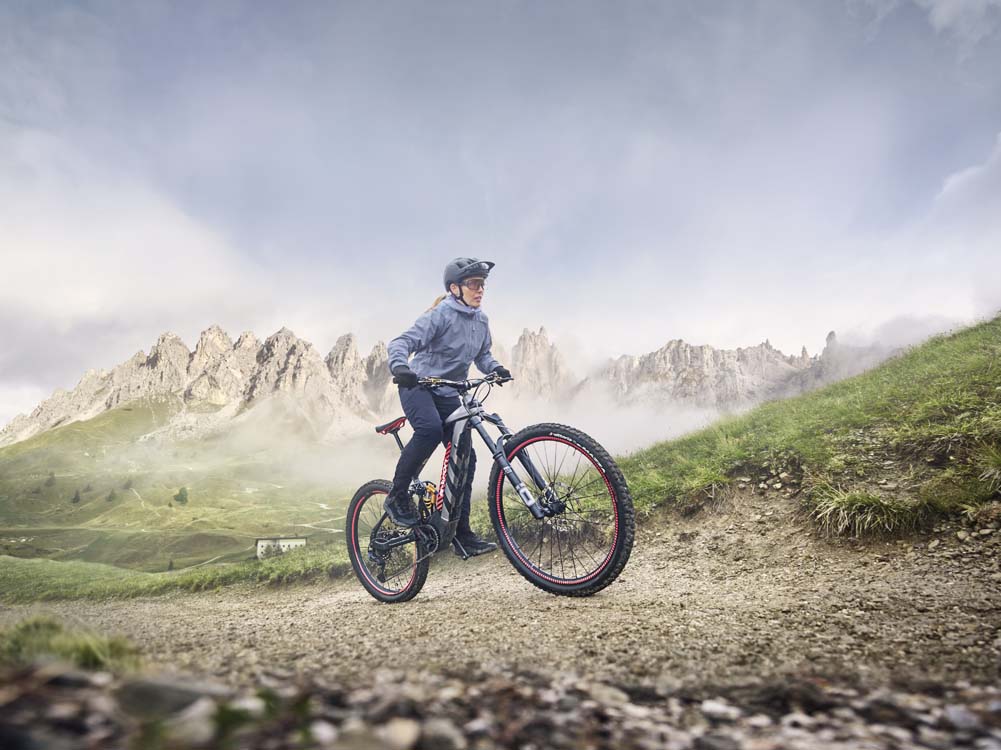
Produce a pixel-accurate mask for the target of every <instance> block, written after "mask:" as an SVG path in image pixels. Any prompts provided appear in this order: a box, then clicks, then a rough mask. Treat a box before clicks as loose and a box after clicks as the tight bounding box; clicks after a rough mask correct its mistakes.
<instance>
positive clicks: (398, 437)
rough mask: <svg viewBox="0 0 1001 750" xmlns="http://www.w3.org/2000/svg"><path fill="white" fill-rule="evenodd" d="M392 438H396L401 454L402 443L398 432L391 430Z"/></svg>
mask: <svg viewBox="0 0 1001 750" xmlns="http://www.w3.org/2000/svg"><path fill="white" fill-rule="evenodd" d="M393 437H394V438H396V444H397V445H398V446H400V453H403V441H402V440H400V431H399V430H398V429H397V430H393Z"/></svg>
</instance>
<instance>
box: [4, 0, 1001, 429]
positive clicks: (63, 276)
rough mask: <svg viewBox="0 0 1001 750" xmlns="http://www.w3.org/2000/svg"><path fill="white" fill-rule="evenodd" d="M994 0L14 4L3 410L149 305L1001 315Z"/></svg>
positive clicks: (190, 315)
mask: <svg viewBox="0 0 1001 750" xmlns="http://www.w3.org/2000/svg"><path fill="white" fill-rule="evenodd" d="M999 70H1001V0H835V1H830V0H815V1H813V2H809V1H804V2H796V3H789V2H778V1H776V2H749V1H746V0H735V1H734V2H714V1H712V0H689V1H687V2H666V1H665V2H638V1H636V2H631V1H629V0H626V1H624V2H619V3H608V2H589V1H587V0H566V1H551V2H537V1H534V0H525V1H523V2H521V1H519V2H515V1H512V0H491V1H490V2H478V1H476V0H455V1H454V2H450V1H447V2H446V1H443V2H428V3H409V2H388V1H387V2H380V3H371V2H308V3H307V2H295V1H294V0H290V1H288V2H283V3H263V2H239V1H237V0H219V1H217V2H212V3H197V2H166V1H164V2H154V1H145V0H137V1H136V2H130V3H119V2H110V1H108V0H101V1H100V2H75V3H57V2H46V1H45V0H25V1H24V2H20V1H18V0H5V1H4V2H2V3H0V262H2V265H0V342H2V345H0V424H4V423H6V422H7V421H8V420H9V419H10V418H12V417H13V416H14V415H15V414H17V413H20V412H27V411H30V410H31V409H32V408H33V407H34V406H35V405H36V404H37V403H38V402H39V401H41V400H42V399H43V398H45V397H47V396H48V395H49V394H51V392H52V391H53V390H54V389H55V388H71V387H73V386H74V385H75V384H76V382H77V381H78V380H79V378H80V376H81V375H82V374H83V372H84V371H85V370H87V369H89V368H104V369H109V368H110V367H112V366H114V365H115V364H117V363H118V362H120V361H122V360H124V359H127V358H128V357H129V356H131V355H132V354H134V353H135V352H136V351H138V350H140V349H142V350H146V351H148V349H149V347H150V346H151V345H152V343H153V342H154V341H155V340H156V338H157V337H158V336H159V334H161V333H163V332H165V331H173V332H175V333H177V334H179V335H180V336H181V337H182V338H183V339H184V340H185V341H186V343H187V344H188V345H189V346H190V347H193V346H194V344H195V342H196V341H197V337H198V334H199V332H200V331H202V330H204V329H205V328H208V327H209V326H210V325H212V324H219V325H221V326H222V327H223V328H224V329H225V330H227V331H229V332H230V334H231V335H232V336H233V337H234V338H235V337H236V336H237V335H238V334H239V333H240V332H242V331H244V330H252V331H254V332H255V333H256V334H257V335H258V336H259V337H260V338H262V339H263V338H264V337H266V336H268V335H269V334H271V333H273V332H274V331H276V330H278V329H279V328H281V327H282V326H287V327H289V328H291V329H292V330H293V331H295V332H296V333H297V334H298V335H299V336H301V337H303V338H305V339H307V340H308V341H311V342H312V343H313V344H314V345H315V346H316V347H317V349H318V350H319V351H320V353H321V354H322V355H325V354H326V352H327V351H329V349H330V348H331V347H332V346H333V343H334V341H335V340H336V339H337V337H338V336H340V335H341V334H343V333H347V332H352V333H354V334H355V335H357V336H358V339H359V343H360V345H361V348H362V350H363V353H365V352H367V351H368V350H369V349H370V348H371V347H372V346H373V345H374V344H375V343H376V342H377V341H388V340H389V339H391V338H393V337H394V336H396V335H397V334H399V333H400V332H401V331H402V330H404V329H405V328H406V327H408V326H409V325H410V324H411V323H412V322H413V320H414V319H415V318H416V317H417V316H418V315H419V314H420V313H421V312H422V311H423V310H424V309H425V308H426V307H427V306H428V305H429V304H430V303H431V302H432V301H433V299H434V298H435V297H436V296H437V295H438V294H439V293H440V289H441V271H442V268H443V266H444V264H445V263H446V262H447V261H448V260H449V259H451V258H452V257H455V256H459V255H463V256H477V257H480V258H486V259H490V260H493V261H495V262H496V263H497V266H496V268H495V270H494V272H493V273H492V275H491V278H490V284H489V286H488V291H487V294H486V299H485V301H484V309H485V310H486V311H487V312H488V314H489V315H490V320H491V328H492V331H493V334H494V338H495V340H497V341H499V342H501V343H503V344H504V346H505V347H506V348H507V349H510V347H511V345H512V344H513V343H514V341H515V340H516V338H517V336H518V335H519V333H520V332H521V331H522V329H524V328H532V329H537V328H538V327H539V326H545V328H546V330H547V331H548V332H549V334H550V336H551V338H553V339H554V340H555V341H556V343H557V344H558V346H560V348H561V349H562V350H563V351H565V352H566V353H567V355H568V356H569V357H570V359H571V364H572V365H573V366H574V367H575V368H577V369H586V368H587V367H590V366H592V365H593V364H595V363H597V362H599V361H601V359H603V358H605V357H608V356H618V355H621V354H624V353H629V354H640V353H644V352H648V351H652V350H654V349H657V348H659V347H660V346H662V345H663V344H665V343H666V342H667V341H669V340H671V339H674V338H682V339H684V340H686V341H689V342H691V343H695V344H711V345H713V346H717V347H727V348H732V347H737V346H750V345H754V344H757V343H759V342H761V341H763V340H765V339H768V340H770V341H771V343H772V344H773V345H774V346H776V347H778V348H780V349H782V350H783V351H787V352H795V353H798V352H799V350H800V347H802V346H806V347H807V349H808V350H809V351H810V352H811V353H817V352H818V351H819V350H820V349H821V348H822V346H823V343H824V338H825V336H826V334H827V332H828V331H829V330H832V329H834V330H837V331H838V333H839V336H841V337H842V338H844V337H845V336H847V337H848V338H850V339H856V340H860V341H870V340H875V339H881V340H884V341H885V342H888V343H901V342H902V343H908V342H910V341H912V340H914V339H916V338H919V337H920V336H923V335H927V334H929V333H931V332H934V331H938V330H945V329H947V328H950V327H954V326H958V325H963V324H967V323H970V322H972V321H974V320H977V319H979V318H983V317H985V316H989V315H991V314H993V313H996V312H997V311H998V310H999V309H1001V75H999V74H998V72H997V71H999Z"/></svg>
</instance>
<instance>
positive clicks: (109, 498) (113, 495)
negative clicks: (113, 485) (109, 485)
mask: <svg viewBox="0 0 1001 750" xmlns="http://www.w3.org/2000/svg"><path fill="white" fill-rule="evenodd" d="M104 499H105V500H107V501H108V502H109V503H113V502H114V501H115V500H117V499H118V493H117V492H115V491H114V490H112V491H111V492H109V493H108V496H107V497H106V498H104Z"/></svg>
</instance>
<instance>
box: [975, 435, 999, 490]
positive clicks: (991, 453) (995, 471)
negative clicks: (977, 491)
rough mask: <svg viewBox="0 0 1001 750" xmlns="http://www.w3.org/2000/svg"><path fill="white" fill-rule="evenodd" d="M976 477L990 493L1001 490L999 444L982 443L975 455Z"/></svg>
mask: <svg viewBox="0 0 1001 750" xmlns="http://www.w3.org/2000/svg"><path fill="white" fill-rule="evenodd" d="M976 466H977V468H978V469H979V470H980V476H979V477H978V478H979V479H980V481H981V482H983V483H984V484H985V485H987V489H988V490H989V491H990V492H992V493H995V494H996V493H998V492H1001V445H984V446H983V447H982V448H981V449H980V451H979V452H978V453H977V456H976Z"/></svg>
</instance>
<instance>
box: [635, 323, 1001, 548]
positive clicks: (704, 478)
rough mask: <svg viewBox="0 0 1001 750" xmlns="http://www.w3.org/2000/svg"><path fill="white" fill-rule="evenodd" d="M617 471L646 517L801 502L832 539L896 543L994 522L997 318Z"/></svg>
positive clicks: (999, 406)
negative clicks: (659, 511) (725, 497)
mask: <svg viewBox="0 0 1001 750" xmlns="http://www.w3.org/2000/svg"><path fill="white" fill-rule="evenodd" d="M621 465H622V468H623V470H624V472H625V474H626V476H627V478H628V480H629V484H630V487H631V488H632V491H633V495H634V497H635V498H636V502H637V506H638V507H639V508H641V509H647V510H649V509H651V508H653V507H654V506H657V505H661V504H674V505H679V506H694V505H699V504H701V503H703V502H704V501H705V500H706V499H708V498H712V497H716V496H719V495H720V494H721V493H722V494H726V493H728V492H732V491H733V490H735V489H745V490H752V489H753V490H757V491H762V492H769V491H771V492H781V493H782V494H787V495H789V496H796V497H798V498H801V499H802V501H803V503H804V505H805V507H806V509H807V510H808V511H809V512H810V513H811V515H812V516H813V517H814V519H815V520H816V521H817V522H818V524H819V525H820V527H821V529H822V530H824V531H825V532H828V533H831V534H863V533H867V532H880V531H883V532H890V531H897V530H900V529H906V528H909V527H914V526H917V525H919V524H921V523H922V522H924V521H927V520H930V519H933V518H936V517H941V516H943V515H951V514H959V513H964V514H966V515H968V516H971V517H972V516H980V517H981V518H983V517H984V516H997V515H998V511H999V506H998V502H997V501H998V499H999V490H1001V317H998V318H994V319H993V320H990V321H987V322H985V323H981V324H980V325H977V326H974V327H972V328H969V329H966V330H962V331H959V332H957V333H954V334H951V335H944V336H939V337H936V338H933V339H931V340H929V341H928V342H926V343H924V344H923V345H921V346H918V347H915V348H913V349H911V350H910V351H908V352H907V353H905V354H903V355H902V356H899V357H896V358H894V359H892V360H890V361H889V362H886V363H885V364H883V365H881V366H880V367H878V368H875V369H873V370H871V371H869V372H867V373H864V374H862V375H859V376H857V377H854V378H851V379H848V380H844V381H842V382H840V383H836V384H834V385H831V386H829V387H827V388H824V389H822V390H819V391H816V392H814V393H809V394H806V395H803V396H800V397H797V398H792V399H788V400H785V401H776V402H772V403H768V404H764V405H762V406H760V407H758V408H756V409H754V410H753V411H751V412H748V413H747V414H744V415H742V416H740V417H736V418H731V419H725V420H721V421H720V422H717V423H716V424H714V425H713V426H711V427H709V428H707V429H704V430H701V431H699V432H696V433H692V434H690V435H688V436H686V437H684V438H681V439H679V440H674V441H670V442H666V443H660V444H658V445H655V446H653V447H651V448H649V449H647V450H643V451H640V452H638V453H635V454H633V455H631V456H629V457H628V458H626V459H623V460H622V462H621ZM998 520H1001V518H998Z"/></svg>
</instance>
